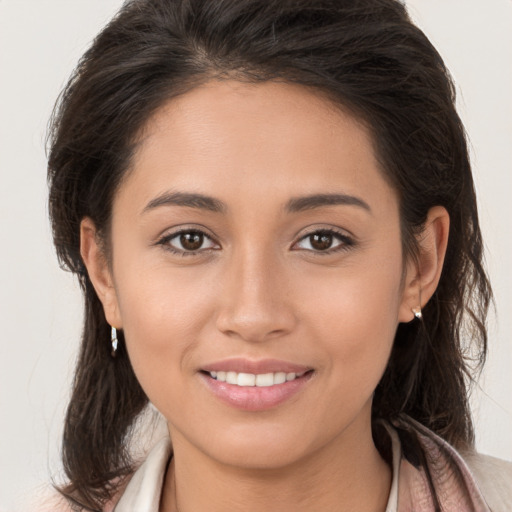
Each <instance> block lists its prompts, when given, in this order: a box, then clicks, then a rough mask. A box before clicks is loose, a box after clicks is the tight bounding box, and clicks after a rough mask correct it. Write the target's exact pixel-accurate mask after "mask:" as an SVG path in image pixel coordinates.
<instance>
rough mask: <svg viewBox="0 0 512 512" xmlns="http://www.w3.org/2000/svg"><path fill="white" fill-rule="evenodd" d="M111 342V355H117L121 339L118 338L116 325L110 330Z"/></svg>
mask: <svg viewBox="0 0 512 512" xmlns="http://www.w3.org/2000/svg"><path fill="white" fill-rule="evenodd" d="M110 343H111V344H112V351H111V352H110V355H111V356H112V357H116V355H117V345H118V343H119V340H118V339H117V329H116V328H115V327H112V329H111V331H110Z"/></svg>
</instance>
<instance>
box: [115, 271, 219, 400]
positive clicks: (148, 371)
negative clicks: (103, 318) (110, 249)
mask: <svg viewBox="0 0 512 512" xmlns="http://www.w3.org/2000/svg"><path fill="white" fill-rule="evenodd" d="M128 269H130V271H128ZM192 272H193V271H192ZM118 276H119V286H118V287H117V294H118V303H119V310H120V313H121V317H122V321H123V332H124V336H125V340H126V345H127V350H128V353H129V356H130V361H131V363H132V366H133V369H134V371H135V374H136V375H137V378H138V380H139V382H140V384H141V386H142V387H143V389H144V391H145V392H146V394H147V395H148V396H149V398H150V400H151V401H152V402H153V403H154V404H155V405H156V406H157V407H158V406H159V402H161V401H162V399H163V397H168V396H169V393H171V392H172V391H173V390H177V389H178V388H179V385H180V381H179V375H180V373H181V372H182V371H183V369H184V368H186V369H190V364H189V361H190V358H191V357H192V355H193V353H194V350H195V349H196V347H197V344H198V340H199V339H200V338H201V336H200V333H201V330H202V329H204V328H205V327H206V324H207V323H208V319H209V318H211V317H212V294H213V290H215V287H213V286H211V285H208V284H205V281H204V279H203V278H202V276H196V278H194V279H191V276H192V274H191V273H188V275H187V272H183V271H181V272H171V271H169V268H158V267H154V266H153V267H150V268H148V269H147V270H144V269H143V268H142V266H141V268H139V269H138V271H135V268H134V267H133V266H119V267H118Z"/></svg>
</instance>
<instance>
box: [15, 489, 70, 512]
mask: <svg viewBox="0 0 512 512" xmlns="http://www.w3.org/2000/svg"><path fill="white" fill-rule="evenodd" d="M13 512H74V511H73V509H72V508H71V506H70V504H69V502H68V501H67V500H66V499H65V498H64V497H63V496H61V495H60V494H59V493H58V492H57V491H56V490H55V489H53V488H51V487H50V486H40V487H39V488H37V489H35V490H33V491H32V492H31V493H30V496H28V497H25V498H24V499H23V501H21V502H19V503H17V505H16V506H15V508H14V510H13Z"/></svg>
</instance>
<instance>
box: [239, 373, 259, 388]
mask: <svg viewBox="0 0 512 512" xmlns="http://www.w3.org/2000/svg"><path fill="white" fill-rule="evenodd" d="M236 383H237V384H238V385H239V386H254V384H256V375H253V374H252V373H239V374H238V379H237V382H236Z"/></svg>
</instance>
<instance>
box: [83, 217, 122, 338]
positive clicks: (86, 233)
mask: <svg viewBox="0 0 512 512" xmlns="http://www.w3.org/2000/svg"><path fill="white" fill-rule="evenodd" d="M80 254H81V256H82V259H83V261H84V264H85V267H86V268H87V273H88V275H89V279H90V280H91V282H92V285H93V286H94V289H95V290H96V294H97V295H98V298H99V299H100V301H101V303H102V304H103V311H104V312H105V318H106V320H107V322H108V323H109V324H110V325H111V326H112V327H115V328H116V329H121V328H122V322H121V315H120V313H119V305H118V301H117V295H116V290H115V287H114V281H113V278H112V273H111V269H110V267H109V265H108V261H107V257H106V255H105V253H104V251H103V249H102V248H101V244H100V240H99V235H98V232H97V230H96V226H95V224H94V222H93V221H92V219H90V218H89V217H85V218H84V219H82V222H81V223H80Z"/></svg>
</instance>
